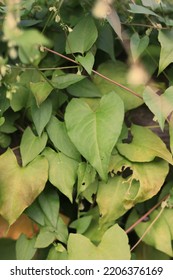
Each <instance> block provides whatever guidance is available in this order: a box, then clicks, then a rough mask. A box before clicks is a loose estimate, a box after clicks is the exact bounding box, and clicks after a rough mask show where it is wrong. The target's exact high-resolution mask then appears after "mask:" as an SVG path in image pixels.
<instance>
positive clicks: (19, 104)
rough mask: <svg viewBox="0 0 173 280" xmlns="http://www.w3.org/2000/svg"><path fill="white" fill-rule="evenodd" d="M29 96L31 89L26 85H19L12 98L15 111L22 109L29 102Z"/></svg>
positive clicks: (11, 103) (11, 102)
mask: <svg viewBox="0 0 173 280" xmlns="http://www.w3.org/2000/svg"><path fill="white" fill-rule="evenodd" d="M28 97H29V89H28V88H26V87H25V86H22V85H20V86H18V87H17V89H16V92H14V93H13V94H12V99H11V100H10V105H11V108H12V109H13V111H14V112H17V111H20V110H21V109H22V108H24V107H25V106H26V104H27V101H28Z"/></svg>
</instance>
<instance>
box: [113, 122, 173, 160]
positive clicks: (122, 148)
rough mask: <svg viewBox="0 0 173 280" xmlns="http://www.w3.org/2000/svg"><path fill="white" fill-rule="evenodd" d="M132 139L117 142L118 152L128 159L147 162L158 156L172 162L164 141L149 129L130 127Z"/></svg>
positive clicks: (136, 126)
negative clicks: (128, 141) (126, 141)
mask: <svg viewBox="0 0 173 280" xmlns="http://www.w3.org/2000/svg"><path fill="white" fill-rule="evenodd" d="M131 133H132V135H133V140H132V142H131V143H129V144H126V143H124V144H123V143H120V144H117V149H118V151H119V153H120V154H121V155H123V156H125V157H126V158H127V159H128V160H130V161H136V162H149V161H152V160H153V159H154V158H155V157H160V158H162V159H164V160H166V161H167V162H169V163H170V164H173V159H172V155H171V153H170V152H169V151H168V149H167V148H166V145H165V144H164V142H163V141H162V140H161V139H160V138H159V137H158V136H157V135H156V134H154V133H153V132H152V131H151V130H150V129H148V128H146V127H142V126H138V125H133V126H132V127H131Z"/></svg>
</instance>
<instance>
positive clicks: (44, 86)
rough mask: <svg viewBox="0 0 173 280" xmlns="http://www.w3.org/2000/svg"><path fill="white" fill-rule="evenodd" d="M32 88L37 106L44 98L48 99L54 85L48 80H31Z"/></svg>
mask: <svg viewBox="0 0 173 280" xmlns="http://www.w3.org/2000/svg"><path fill="white" fill-rule="evenodd" d="M30 88H31V91H32V93H33V95H34V97H35V99H36V102H37V106H39V105H40V104H41V103H42V102H43V101H44V100H46V98H47V97H48V96H49V94H50V93H51V91H52V90H53V86H51V85H50V84H49V83H48V82H46V81H41V82H37V83H32V82H30Z"/></svg>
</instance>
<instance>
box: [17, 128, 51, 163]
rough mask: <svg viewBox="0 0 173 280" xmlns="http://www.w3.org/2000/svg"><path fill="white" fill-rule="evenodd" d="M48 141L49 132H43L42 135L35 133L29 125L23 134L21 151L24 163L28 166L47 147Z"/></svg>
mask: <svg viewBox="0 0 173 280" xmlns="http://www.w3.org/2000/svg"><path fill="white" fill-rule="evenodd" d="M46 143H47V134H46V133H43V134H42V136H41V137H37V136H35V135H34V133H33V132H32V130H31V128H30V127H27V128H26V129H25V131H24V133H23V135H22V140H21V144H20V152H21V156H22V164H23V166H26V165H27V164H28V163H29V162H31V161H32V160H33V159H34V158H36V157H37V156H38V155H39V154H40V153H41V152H42V151H43V149H44V148H45V146H46Z"/></svg>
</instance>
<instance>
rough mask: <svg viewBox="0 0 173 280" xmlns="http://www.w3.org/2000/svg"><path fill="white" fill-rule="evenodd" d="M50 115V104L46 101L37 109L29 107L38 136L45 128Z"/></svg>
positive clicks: (49, 101) (34, 106)
mask: <svg viewBox="0 0 173 280" xmlns="http://www.w3.org/2000/svg"><path fill="white" fill-rule="evenodd" d="M51 115H52V102H51V100H49V99H47V100H45V101H44V102H43V103H41V105H40V106H39V107H37V106H36V105H33V106H32V107H31V116H32V119H33V122H34V125H35V127H36V130H37V133H38V136H41V134H42V132H43V130H44V128H45V126H46V125H47V124H48V122H49V120H50V118H51Z"/></svg>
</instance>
